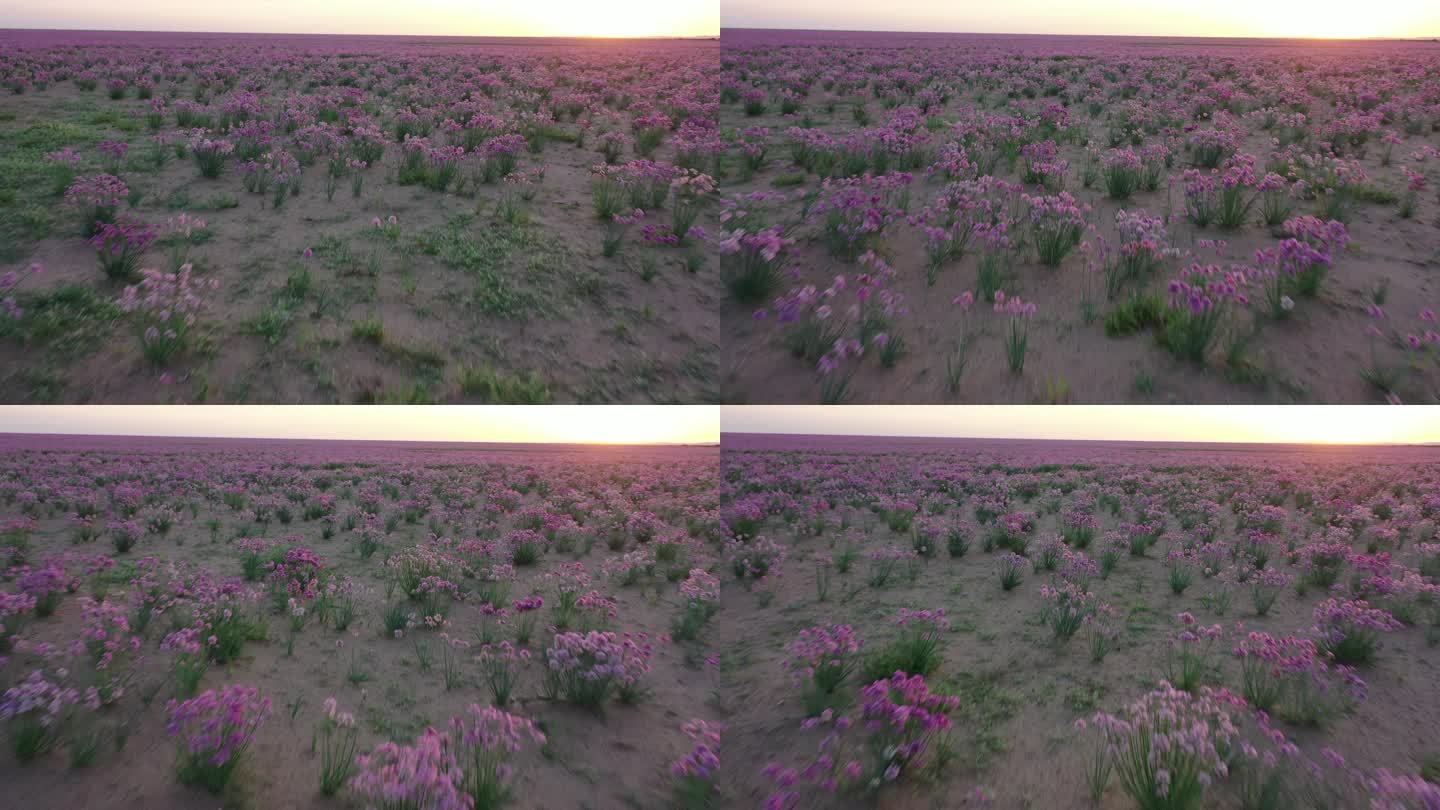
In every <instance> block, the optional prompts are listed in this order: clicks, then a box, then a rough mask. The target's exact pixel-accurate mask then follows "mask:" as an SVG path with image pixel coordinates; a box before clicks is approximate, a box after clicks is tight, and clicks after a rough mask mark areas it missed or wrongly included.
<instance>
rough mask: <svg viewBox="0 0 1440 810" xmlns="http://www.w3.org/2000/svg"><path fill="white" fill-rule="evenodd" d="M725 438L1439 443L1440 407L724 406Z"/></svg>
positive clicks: (721, 415) (721, 429) (721, 424)
mask: <svg viewBox="0 0 1440 810" xmlns="http://www.w3.org/2000/svg"><path fill="white" fill-rule="evenodd" d="M720 431H721V435H722V436H723V435H724V434H726V433H794V434H805V435H832V436H833V435H840V436H922V437H957V438H977V439H980V438H983V439H1092V440H1108V441H1194V442H1262V443H1272V442H1281V443H1305V444H1310V443H1325V444H1394V443H1406V444H1414V443H1424V442H1440V407H1420V406H1409V407H1396V406H1390V405H910V406H903V407H896V406H886V405H843V406H833V405H831V406H825V405H790V406H784V405H725V406H722V408H721V413H720Z"/></svg>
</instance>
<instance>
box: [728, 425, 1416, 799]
mask: <svg viewBox="0 0 1440 810" xmlns="http://www.w3.org/2000/svg"><path fill="white" fill-rule="evenodd" d="M723 448H724V449H723V453H722V460H721V469H722V476H723V478H724V484H723V487H724V490H723V493H722V496H721V507H720V510H721V511H720V514H721V520H722V521H723V523H724V525H725V527H726V531H727V533H728V534H729V535H730V536H731V538H732V540H731V541H730V546H729V553H728V560H729V561H730V566H729V569H730V570H728V571H727V572H726V575H725V580H726V581H725V582H724V589H725V591H726V597H725V610H724V612H723V614H722V615H723V616H724V620H725V623H726V625H727V626H728V625H730V624H731V623H734V624H737V625H740V626H743V627H744V628H745V633H744V634H743V635H742V636H739V637H737V641H736V642H735V643H734V644H733V645H730V646H729V647H728V648H727V649H726V652H725V653H724V655H723V656H722V659H721V671H722V672H723V673H726V674H727V677H726V680H725V681H724V689H723V691H722V693H721V697H722V700H723V701H724V706H725V707H726V709H727V711H726V713H725V714H724V715H723V716H722V719H723V721H724V722H726V723H727V724H728V731H727V736H726V744H725V758H724V759H725V762H724V773H725V779H724V782H725V784H727V785H731V786H733V790H734V793H733V794H731V798H732V799H733V801H734V802H735V804H734V806H737V807H753V806H761V807H767V808H828V807H836V808H838V807H857V806H871V804H870V803H871V802H873V806H878V807H886V808H930V807H947V808H958V807H966V808H970V807H995V808H1026V807H1042V806H1043V807H1054V808H1067V809H1068V808H1075V810H1080V809H1081V808H1092V807H1101V808H1113V809H1114V810H1123V809H1124V808H1164V809H1166V810H1181V809H1186V808H1188V809H1191V810H1195V809H1198V808H1245V809H1246V810H1257V809H1258V808H1299V807H1304V808H1356V809H1358V808H1374V809H1376V810H1378V809H1379V808H1385V809H1386V810H1418V809H1419V808H1429V807H1434V806H1435V802H1436V801H1437V800H1440V749H1437V748H1436V746H1435V744H1434V743H1433V741H1434V740H1435V739H1436V737H1437V719H1436V718H1437V717H1440V692H1437V691H1436V689H1435V688H1434V683H1435V675H1436V671H1437V667H1440V646H1437V645H1440V598H1437V597H1440V544H1437V542H1436V540H1437V536H1436V521H1437V520H1440V498H1437V475H1440V458H1437V455H1436V451H1435V450H1434V449H1433V448H1418V447H1417V448H1394V449H1378V448H1323V447H1301V446H1284V445H1269V446H1258V445H1250V446H1245V445H1230V446H1224V445H1194V446H1192V447H1189V448H1187V449H1183V450H1182V449H1176V448H1174V447H1165V446H1160V445H1144V444H1139V443H1128V444H1127V443H1105V444H1102V443H1082V442H1023V441H1001V440H988V441H987V440H970V439H963V440H961V439H956V440H946V439H895V438H886V439H879V438H875V439H865V438H840V437H786V436H759V435H745V434H727V435H726V436H725V437H724V439H723ZM736 586H739V587H736ZM731 591H736V592H735V593H734V594H733V595H732V594H731V593H730V592H731Z"/></svg>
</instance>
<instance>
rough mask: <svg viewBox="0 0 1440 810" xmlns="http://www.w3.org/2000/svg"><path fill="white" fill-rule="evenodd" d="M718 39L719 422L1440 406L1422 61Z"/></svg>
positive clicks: (1270, 50) (1360, 55)
mask: <svg viewBox="0 0 1440 810" xmlns="http://www.w3.org/2000/svg"><path fill="white" fill-rule="evenodd" d="M722 41H723V49H722V55H721V80H720V101H721V104H720V125H721V132H722V133H723V134H724V135H725V137H727V138H729V146H730V148H729V152H728V155H727V157H728V163H727V167H728V171H727V173H726V174H725V175H724V177H722V178H721V179H722V182H721V185H720V191H719V194H720V198H721V200H720V206H721V207H720V209H719V213H718V218H719V219H720V221H721V225H720V226H719V230H720V233H719V237H718V240H719V241H718V252H719V253H720V254H721V273H722V275H723V276H724V281H725V284H726V286H727V288H728V296H727V299H726V303H725V305H724V309H723V314H722V329H723V330H724V335H725V341H724V349H723V355H724V357H723V359H722V369H721V373H722V378H723V382H722V385H723V387H724V392H725V396H726V399H727V401H732V402H756V403H758V402H777V401H778V402H820V403H824V404H833V403H842V402H856V403H917V402H946V401H962V402H983V403H1032V402H1040V403H1065V402H1071V401H1076V402H1098V403H1124V402H1147V401H1149V402H1161V403H1164V402H1187V403H1202V402H1258V403H1267V402H1276V403H1288V402H1297V401H1313V402H1321V403H1364V402H1383V401H1391V402H1407V403H1419V402H1434V401H1436V398H1437V385H1440V368H1437V357H1440V332H1437V327H1436V322H1435V308H1436V306H1437V304H1440V289H1437V288H1436V286H1435V281H1434V278H1435V274H1434V270H1435V268H1436V267H1437V263H1440V230H1437V228H1440V196H1437V192H1440V95H1437V87H1440V52H1437V50H1436V49H1435V47H1434V45H1433V43H1430V42H1402V41H1387V42H1373V43H1372V42H1302V41H1286V40H1186V39H1164V38H1105V37H1039V36H1035V37H1027V36H998V35H996V36H982V35H975V36H964V35H945V34H913V35H910V34H876V33H830V32H804V31H762V30H730V31H727V32H725V33H724V35H723V36H722Z"/></svg>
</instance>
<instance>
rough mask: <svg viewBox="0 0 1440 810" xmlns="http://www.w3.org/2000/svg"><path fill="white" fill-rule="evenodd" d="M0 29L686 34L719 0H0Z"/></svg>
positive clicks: (701, 28) (706, 22) (716, 25)
mask: <svg viewBox="0 0 1440 810" xmlns="http://www.w3.org/2000/svg"><path fill="white" fill-rule="evenodd" d="M0 28H68V29H102V30H116V31H205V32H236V33H264V34H281V33H285V34H389V35H437V36H477V37H505V36H521V37H577V36H578V37H662V36H663V37H696V36H717V35H718V34H719V33H720V2H719V0H608V1H607V2H595V0H548V2H538V3H521V2H515V0H402V2H382V0H247V2H243V3H223V2H222V3H195V2H181V0H130V2H127V3H110V2H103V1H102V0H6V2H4V3H3V4H0Z"/></svg>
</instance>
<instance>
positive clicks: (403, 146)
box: [0, 31, 720, 403]
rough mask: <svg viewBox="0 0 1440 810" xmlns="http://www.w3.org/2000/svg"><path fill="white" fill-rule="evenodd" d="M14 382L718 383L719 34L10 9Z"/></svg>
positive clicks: (297, 393)
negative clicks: (295, 28)
mask: <svg viewBox="0 0 1440 810" xmlns="http://www.w3.org/2000/svg"><path fill="white" fill-rule="evenodd" d="M0 46H3V47H0V85H3V87H4V94H3V95H0V300H3V302H4V311H3V312H0V390H3V391H4V395H3V399H5V400H6V401H9V402H83V401H101V402H107V403H112V402H150V403H168V402H185V403H195V402H257V403H275V402H322V403H323V402H343V403H350V402H390V403H420V402H461V401H466V402H501V403H509V402H520V403H544V402H551V401H561V402H652V401H659V402H692V403H693V402H708V401H715V400H716V399H717V398H718V379H717V377H718V370H717V366H716V362H715V356H716V351H717V350H716V345H717V343H718V340H719V331H718V313H717V307H718V300H719V296H720V285H719V283H718V277H717V273H718V269H717V262H716V261H714V260H712V259H711V258H708V257H709V255H710V253H709V251H707V250H706V249H704V248H703V245H704V244H705V239H706V237H707V234H706V233H705V228H704V226H703V225H702V224H700V223H698V222H697V220H698V219H699V218H700V216H701V214H702V212H703V211H704V210H705V209H706V208H708V207H709V206H710V203H711V198H712V197H713V192H714V188H713V181H712V180H711V178H710V175H709V174H708V173H707V172H708V171H709V170H710V167H711V165H712V163H713V155H714V153H715V152H716V150H717V149H718V147H717V146H716V143H717V138H716V119H715V112H716V103H715V99H716V89H715V88H716V84H715V83H716V81H717V79H718V77H717V75H716V71H715V61H716V53H717V48H716V44H715V43H714V42H713V41H709V42H705V41H683V40H655V41H640V40H633V41H619V40H615V41H603V42H587V41H584V40H553V41H536V40H514V41H506V40H503V39H496V40H485V39H465V38H456V39H448V38H445V39H440V38H433V39H427V38H402V37H359V38H346V37H332V36H298V35H296V36H280V37H260V36H246V35H218V34H216V35H179V34H130V33H104V32H35V31H12V32H7V33H4V34H3V41H0Z"/></svg>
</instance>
